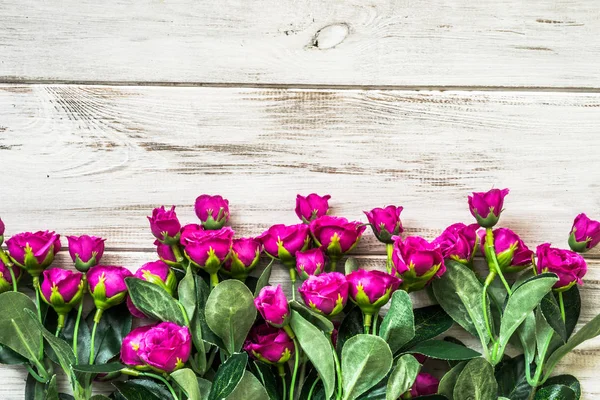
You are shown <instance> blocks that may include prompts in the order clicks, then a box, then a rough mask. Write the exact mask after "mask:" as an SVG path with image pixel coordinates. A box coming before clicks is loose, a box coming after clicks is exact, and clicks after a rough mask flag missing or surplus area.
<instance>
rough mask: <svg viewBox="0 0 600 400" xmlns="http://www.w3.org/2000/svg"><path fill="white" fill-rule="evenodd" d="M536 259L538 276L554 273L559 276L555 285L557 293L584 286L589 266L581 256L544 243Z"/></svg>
mask: <svg viewBox="0 0 600 400" xmlns="http://www.w3.org/2000/svg"><path fill="white" fill-rule="evenodd" d="M536 257H537V265H536V270H537V272H538V274H541V273H543V272H552V273H554V274H556V275H558V281H557V282H556V283H555V284H554V290H556V291H557V292H563V291H565V290H568V289H570V288H571V287H572V286H573V285H575V284H578V285H583V281H582V278H583V276H584V275H585V273H586V272H587V265H586V263H585V260H584V259H583V257H582V256H581V255H579V254H577V253H575V252H573V251H570V250H562V249H556V248H554V247H550V243H544V244H541V245H539V246H538V247H537V249H536Z"/></svg>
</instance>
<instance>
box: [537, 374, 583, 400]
mask: <svg viewBox="0 0 600 400" xmlns="http://www.w3.org/2000/svg"><path fill="white" fill-rule="evenodd" d="M551 385H564V386H568V387H570V388H571V390H573V392H574V393H575V398H576V399H579V398H580V397H581V384H580V383H579V381H578V380H577V378H575V377H574V376H573V375H557V376H553V377H551V378H549V379H548V380H547V381H546V382H545V383H544V384H543V385H542V387H546V386H551Z"/></svg>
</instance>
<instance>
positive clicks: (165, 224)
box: [148, 206, 181, 244]
mask: <svg viewBox="0 0 600 400" xmlns="http://www.w3.org/2000/svg"><path fill="white" fill-rule="evenodd" d="M148 221H150V230H151V231H152V234H153V235H154V237H155V238H157V239H158V240H162V241H164V242H175V241H176V239H177V235H179V230H180V229H181V224H180V223H179V219H177V214H176V213H175V206H172V207H171V209H170V210H165V206H161V207H157V208H155V209H154V210H152V216H151V217H148ZM167 244H170V243H167Z"/></svg>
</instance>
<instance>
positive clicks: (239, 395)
mask: <svg viewBox="0 0 600 400" xmlns="http://www.w3.org/2000/svg"><path fill="white" fill-rule="evenodd" d="M267 398H269V395H268V394H267V391H266V390H265V388H264V386H263V385H262V384H261V383H260V382H259V381H258V379H256V377H255V376H254V375H252V373H251V372H250V371H246V372H244V376H243V377H242V380H241V381H240V383H239V384H238V385H237V387H236V388H235V389H234V390H233V392H232V393H231V394H230V395H229V396H227V398H226V399H227V400H265V399H267Z"/></svg>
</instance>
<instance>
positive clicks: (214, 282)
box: [210, 272, 219, 290]
mask: <svg viewBox="0 0 600 400" xmlns="http://www.w3.org/2000/svg"><path fill="white" fill-rule="evenodd" d="M218 284H219V275H217V273H216V272H215V273H214V274H210V289H211V290H212V289H214V288H215V287H216V286H217V285H218Z"/></svg>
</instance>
